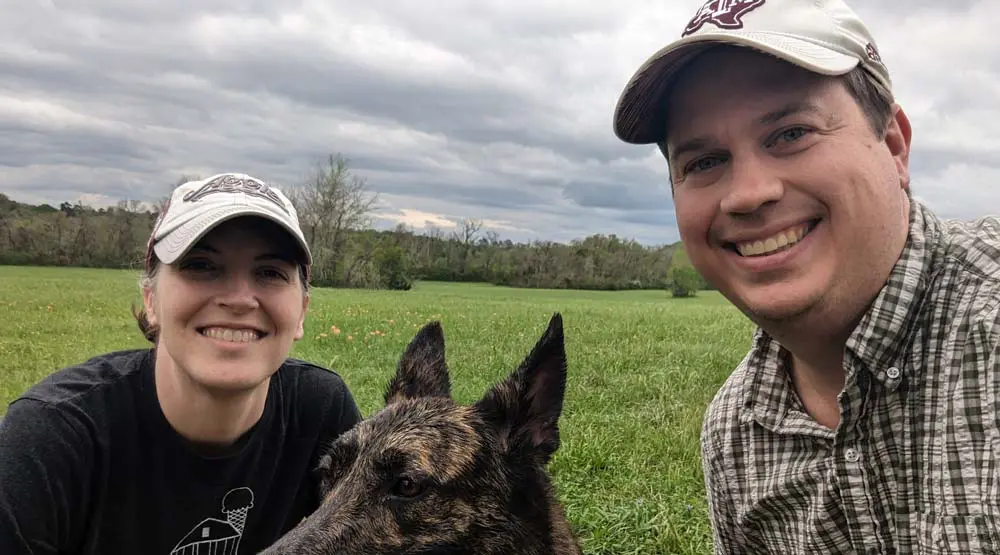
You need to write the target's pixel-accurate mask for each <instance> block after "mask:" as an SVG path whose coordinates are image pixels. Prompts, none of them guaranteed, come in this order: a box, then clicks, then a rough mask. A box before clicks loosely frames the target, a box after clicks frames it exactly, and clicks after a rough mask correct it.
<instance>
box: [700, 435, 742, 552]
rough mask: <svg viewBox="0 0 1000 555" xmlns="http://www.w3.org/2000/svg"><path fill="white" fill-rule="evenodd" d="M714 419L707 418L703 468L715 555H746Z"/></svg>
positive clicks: (702, 440) (702, 445)
mask: <svg viewBox="0 0 1000 555" xmlns="http://www.w3.org/2000/svg"><path fill="white" fill-rule="evenodd" d="M711 421H712V419H711V418H710V417H709V418H706V419H705V425H704V427H703V429H702V439H701V450H702V468H703V472H704V475H705V494H706V496H707V501H708V517H709V523H710V524H711V528H712V542H713V544H714V546H715V549H714V553H715V554H716V555H731V554H735V553H745V552H746V549H745V548H744V547H743V545H742V542H741V540H740V537H741V536H740V532H739V526H738V524H737V521H736V515H735V508H734V505H733V498H732V495H731V492H730V491H729V487H728V485H727V481H726V477H727V474H726V468H725V465H724V464H723V460H722V456H721V452H720V450H719V446H718V445H717V444H716V442H717V441H718V439H717V437H716V435H715V433H714V432H713V431H712V429H711V428H710V426H711Z"/></svg>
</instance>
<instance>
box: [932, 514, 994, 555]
mask: <svg viewBox="0 0 1000 555" xmlns="http://www.w3.org/2000/svg"><path fill="white" fill-rule="evenodd" d="M915 519H916V522H914V523H913V525H914V530H915V531H916V534H915V535H914V538H913V540H914V543H915V545H914V546H913V553H914V554H915V555H937V554H944V553H949V554H951V553H978V554H982V555H1000V533H998V531H997V529H998V526H997V521H996V519H995V518H994V517H990V516H987V515H982V514H978V515H942V516H937V515H933V514H929V513H918V514H917V515H915Z"/></svg>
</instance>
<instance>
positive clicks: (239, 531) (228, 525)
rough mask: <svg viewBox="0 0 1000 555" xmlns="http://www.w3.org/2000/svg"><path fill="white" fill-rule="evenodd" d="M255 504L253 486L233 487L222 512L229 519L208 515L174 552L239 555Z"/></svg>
mask: <svg viewBox="0 0 1000 555" xmlns="http://www.w3.org/2000/svg"><path fill="white" fill-rule="evenodd" d="M252 507H253V491H251V490H250V488H236V489H232V490H229V492H228V493H226V496H225V497H223V498H222V514H224V515H226V520H219V519H217V518H206V519H205V520H203V521H201V522H200V523H198V525H197V526H195V527H194V529H193V530H191V531H190V532H188V535H186V536H184V539H182V540H181V541H180V543H178V544H177V547H175V548H174V550H173V551H171V552H170V555H202V554H203V553H210V554H211V555H237V553H238V552H239V549H240V538H242V537H243V526H244V525H245V524H246V521H247V513H248V512H250V509H251V508H252Z"/></svg>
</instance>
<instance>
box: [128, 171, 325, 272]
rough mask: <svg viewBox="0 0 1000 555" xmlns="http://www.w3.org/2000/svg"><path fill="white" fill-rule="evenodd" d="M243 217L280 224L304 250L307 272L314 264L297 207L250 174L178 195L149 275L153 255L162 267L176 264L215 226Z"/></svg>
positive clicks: (157, 233) (159, 227) (218, 178)
mask: <svg viewBox="0 0 1000 555" xmlns="http://www.w3.org/2000/svg"><path fill="white" fill-rule="evenodd" d="M238 216H259V217H262V218H266V219H268V220H271V221H272V222H274V223H276V224H278V225H279V226H281V227H282V228H283V229H285V230H286V231H287V232H288V233H289V234H290V235H291V236H292V237H294V238H295V240H296V242H297V243H298V245H299V246H300V247H301V248H302V252H303V254H304V256H305V260H304V261H303V263H304V264H305V266H306V267H307V268H308V266H309V265H310V264H311V263H312V253H311V251H310V250H309V245H308V243H306V238H305V236H304V235H303V234H302V229H301V228H300V227H299V218H298V214H297V213H296V211H295V206H293V205H292V203H291V201H289V200H288V198H287V197H286V196H285V195H284V194H283V193H282V192H281V191H279V190H278V189H275V188H274V187H271V186H270V185H268V184H267V183H265V182H263V181H261V180H260V179H257V178H256V177H251V176H249V175H247V174H244V173H220V174H217V175H213V176H211V177H209V178H207V179H202V180H198V181H188V182H187V183H184V184H183V185H180V186H178V187H177V188H175V189H174V191H173V193H172V194H171V195H170V198H169V199H168V201H167V206H166V207H165V208H164V209H163V211H162V212H161V213H160V216H159V218H158V219H157V220H156V224H155V225H154V227H153V232H152V233H151V234H150V236H149V243H148V245H147V252H146V267H147V270H148V269H149V261H150V255H151V254H152V253H153V252H155V253H156V257H157V258H158V259H159V260H160V261H161V262H163V263H165V264H172V263H174V262H175V261H177V260H178V259H179V258H180V257H181V256H182V255H184V253H186V252H187V251H188V249H190V248H191V247H192V246H194V244H195V243H196V242H198V241H199V240H200V239H201V238H202V237H204V236H205V234H206V233H208V232H209V231H211V230H212V229H213V228H214V227H215V226H217V225H219V224H221V223H222V222H225V221H227V220H230V219H232V218H235V217H238Z"/></svg>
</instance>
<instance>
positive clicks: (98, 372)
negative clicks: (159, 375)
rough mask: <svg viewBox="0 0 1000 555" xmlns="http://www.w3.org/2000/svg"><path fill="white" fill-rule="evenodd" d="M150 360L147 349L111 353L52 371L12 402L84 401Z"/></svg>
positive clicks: (136, 372) (124, 379)
mask: <svg viewBox="0 0 1000 555" xmlns="http://www.w3.org/2000/svg"><path fill="white" fill-rule="evenodd" d="M150 357H151V351H150V349H132V350H123V351H113V352H110V353H104V354H101V355H96V356H93V357H91V358H88V359H86V360H84V361H83V362H79V363H76V364H72V365H70V366H66V367H63V368H60V369H57V370H55V371H54V372H52V373H51V374H48V375H47V376H45V377H44V378H42V379H41V380H39V381H38V382H37V383H35V384H34V385H32V386H31V387H29V388H28V389H27V390H26V391H24V392H23V393H22V394H21V395H19V396H18V397H16V398H15V399H14V401H12V402H17V401H18V400H22V399H30V400H33V401H38V402H41V403H44V404H47V405H53V406H55V405H60V404H63V403H77V402H85V400H86V399H87V398H88V396H90V395H91V394H93V393H94V392H97V391H106V390H107V388H109V387H111V388H113V387H115V386H117V385H120V384H123V383H125V382H127V381H128V379H129V378H130V377H131V376H135V375H137V374H138V373H139V372H140V371H141V369H142V368H143V367H144V365H146V364H147V363H148V362H149V360H150Z"/></svg>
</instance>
